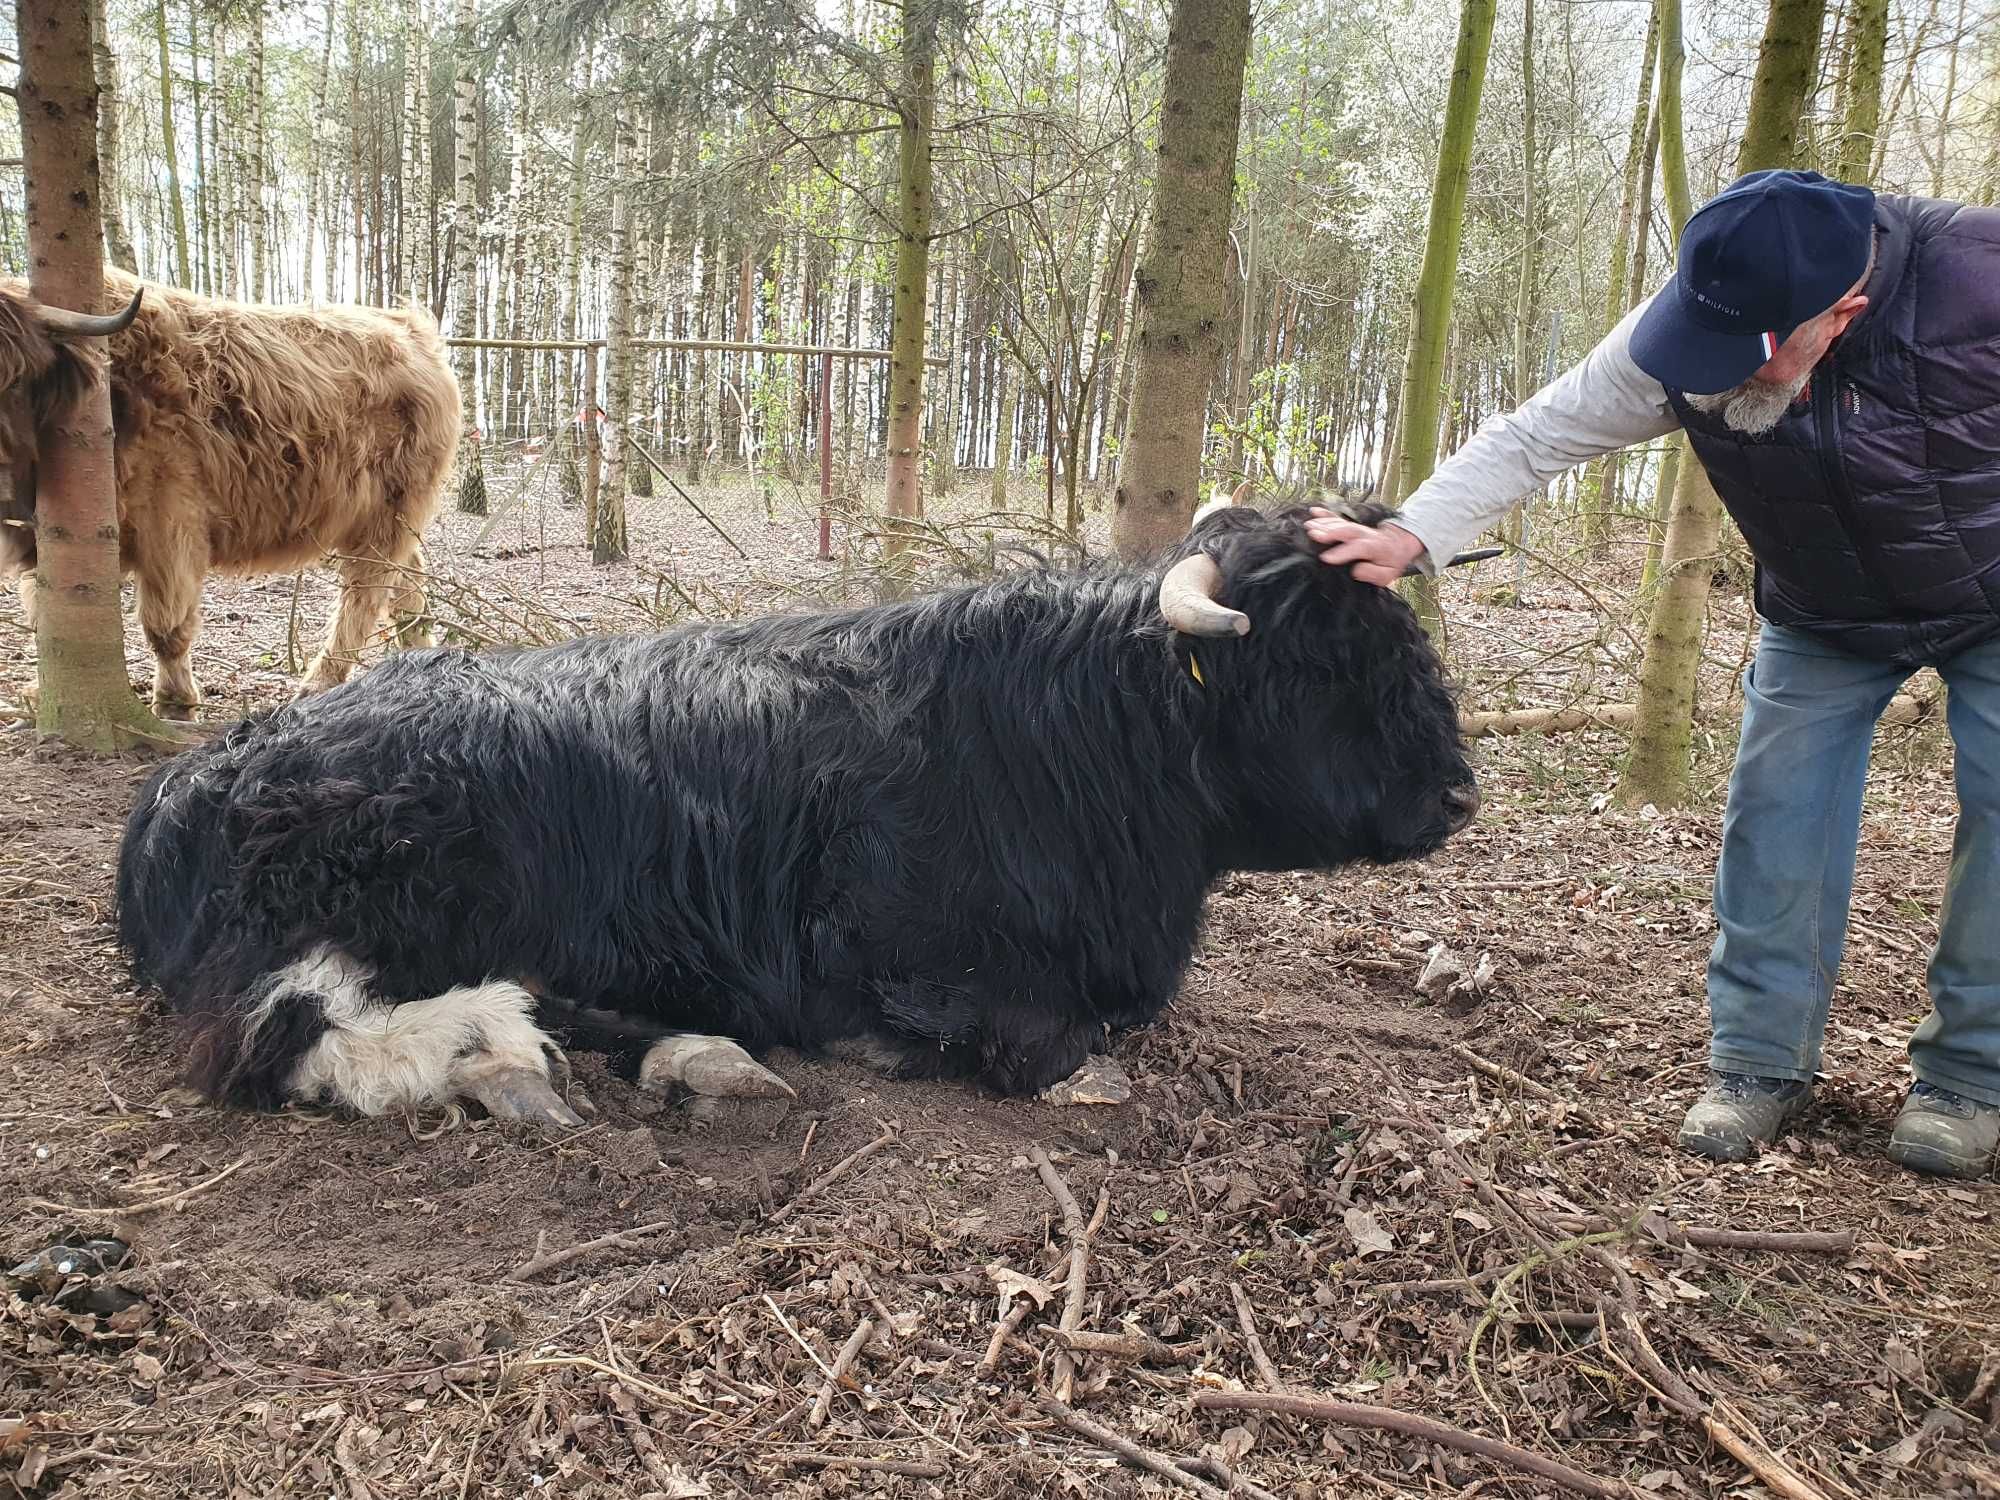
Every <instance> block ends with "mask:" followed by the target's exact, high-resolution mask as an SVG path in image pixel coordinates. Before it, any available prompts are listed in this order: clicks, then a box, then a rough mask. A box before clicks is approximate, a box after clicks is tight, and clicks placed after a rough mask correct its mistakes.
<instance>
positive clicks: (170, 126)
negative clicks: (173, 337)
mask: <svg viewBox="0 0 2000 1500" xmlns="http://www.w3.org/2000/svg"><path fill="white" fill-rule="evenodd" d="M153 27H154V32H155V34H156V36H157V37H158V40H159V43H160V154H161V156H162V157H163V158H164V159H165V161H166V167H167V199H168V206H169V208H170V209H171V210H172V212H173V224H174V281H175V283H176V284H177V285H179V286H184V287H192V286H193V285H194V268H193V266H192V265H190V264H189V261H188V227H187V205H186V204H185V203H184V202H183V201H182V200H181V168H180V144H179V142H178V140H177V139H176V138H175V134H174V54H173V48H172V47H170V46H169V45H168V44H167V0H159V4H158V5H156V6H155V7H154V9H153Z"/></svg>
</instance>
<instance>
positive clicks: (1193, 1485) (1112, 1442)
mask: <svg viewBox="0 0 2000 1500" xmlns="http://www.w3.org/2000/svg"><path fill="white" fill-rule="evenodd" d="M1197 1399H1198V1398H1197ZM1035 1405H1036V1406H1037V1407H1038V1408H1040V1409H1041V1410H1042V1411H1044V1412H1046V1413H1048V1415H1050V1416H1051V1417H1054V1418H1055V1419H1056V1420H1057V1421H1058V1422H1060V1423H1062V1424H1063V1426H1065V1427H1067V1428H1068V1429H1069V1430H1070V1431H1071V1432H1074V1433H1077V1434H1079V1435H1080V1436H1082V1437H1087V1438H1089V1439H1090V1440H1091V1441H1092V1442H1093V1443H1095V1444H1097V1446H1098V1447H1100V1448H1103V1449H1105V1450H1106V1451H1108V1452H1111V1453H1115V1454H1117V1455H1118V1456H1119V1457H1120V1458H1122V1459H1124V1460H1125V1462H1127V1463H1128V1464H1130V1465H1132V1467H1134V1468H1135V1469H1144V1470H1145V1471H1146V1472H1147V1473H1148V1474H1157V1475H1159V1477H1160V1478H1162V1479H1164V1480H1166V1481H1167V1482H1168V1483H1169V1484H1177V1485H1179V1486H1180V1487H1181V1488H1182V1489H1184V1490H1193V1491H1194V1492H1195V1493H1196V1494H1197V1495H1201V1496H1203V1497H1205V1500H1229V1492H1228V1491H1227V1490H1223V1489H1218V1488H1217V1487H1216V1486H1215V1485H1212V1484H1210V1483H1209V1482H1208V1481H1207V1480H1206V1479H1202V1478H1198V1477H1197V1476H1195V1475H1193V1474H1190V1473H1188V1472H1187V1471H1186V1470H1185V1469H1183V1468H1182V1467H1181V1466H1180V1465H1179V1464H1177V1463H1175V1462H1174V1461H1173V1460H1172V1459H1171V1458H1168V1457H1166V1456H1165V1455H1164V1454H1159V1453H1155V1452H1153V1450H1152V1449H1150V1448H1141V1447H1140V1446H1139V1445H1138V1444H1137V1443H1135V1442H1133V1441H1132V1440H1131V1439H1130V1438H1128V1437H1121V1436H1120V1435H1119V1434H1118V1433H1115V1432H1113V1431H1112V1430H1111V1429H1110V1428H1109V1427H1103V1426H1100V1425H1099V1424H1098V1423H1096V1422H1093V1421H1091V1420H1090V1418H1089V1417H1086V1416H1085V1415H1083V1413H1082V1412H1078V1411H1072V1410H1070V1408H1069V1407H1068V1406H1067V1405H1066V1404H1065V1403H1063V1402H1061V1401H1058V1400H1056V1399H1055V1398H1054V1397H1053V1396H1043V1397H1041V1398H1040V1399H1039V1400H1037V1401H1036V1402H1035Z"/></svg>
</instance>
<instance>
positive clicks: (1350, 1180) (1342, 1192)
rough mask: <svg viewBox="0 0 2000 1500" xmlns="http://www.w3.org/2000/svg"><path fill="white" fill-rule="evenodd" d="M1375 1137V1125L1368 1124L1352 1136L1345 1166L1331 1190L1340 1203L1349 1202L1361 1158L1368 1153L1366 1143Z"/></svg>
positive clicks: (1351, 1197) (1359, 1169) (1359, 1168)
mask: <svg viewBox="0 0 2000 1500" xmlns="http://www.w3.org/2000/svg"><path fill="white" fill-rule="evenodd" d="M1374 1139H1375V1127H1374V1126H1373V1125H1370V1126H1369V1127H1368V1128H1367V1129H1366V1130H1364V1131H1362V1132H1361V1134H1359V1135H1357V1136H1356V1137H1355V1138H1354V1149H1353V1150H1352V1151H1351V1152H1349V1153H1348V1157H1347V1166H1346V1167H1345V1168H1344V1169H1343V1170H1342V1172H1341V1174H1340V1182H1339V1184H1338V1185H1337V1186H1336V1187H1335V1188H1334V1190H1333V1196H1334V1197H1335V1198H1337V1199H1339V1200H1340V1201H1341V1202H1342V1203H1347V1202H1351V1201H1352V1200H1353V1197H1354V1179H1355V1177H1356V1176H1357V1175H1358V1174H1359V1173H1360V1171H1361V1158H1362V1157H1363V1156H1365V1155H1367V1153H1368V1143H1369V1142H1370V1141H1372V1140H1374Z"/></svg>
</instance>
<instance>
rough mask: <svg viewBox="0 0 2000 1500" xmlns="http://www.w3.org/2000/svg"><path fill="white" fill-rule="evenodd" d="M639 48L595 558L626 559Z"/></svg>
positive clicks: (617, 191) (622, 156)
mask: <svg viewBox="0 0 2000 1500" xmlns="http://www.w3.org/2000/svg"><path fill="white" fill-rule="evenodd" d="M636 50H637V49H636V48H635V47H634V46H633V44H632V39H631V38H629V37H628V38H626V40H625V42H624V43H623V45H622V46H621V49H620V57H619V72H620V75H621V76H620V77H619V79H618V85H617V87H618V100H617V113H616V117H615V120H614V123H613V125H612V139H611V243H610V247H609V250H608V252H607V253H608V255H609V257H610V272H611V285H610V289H609V291H610V296H609V299H608V300H607V301H606V303H605V308H604V361H605V364H604V438H605V449H604V489H603V492H602V493H601V494H600V495H599V496H598V500H597V516H596V525H595V526H594V527H593V528H592V531H591V538H590V560H591V561H592V562H594V563H613V562H623V561H624V560H625V558H626V556H627V555H628V551H629V549H628V547H627V545H626V533H625V467H626V458H627V445H628V444H629V443H630V442H631V439H632V183H631V178H632V159H633V155H634V151H635V144H634V141H635V132H634V128H633V123H632V112H633V109H634V107H635V106H634V101H633V97H632V90H633V89H634V88H635V87H636V78H635V73H636V70H637V62H638V60H637V58H636V56H635V55H634V54H635V53H636Z"/></svg>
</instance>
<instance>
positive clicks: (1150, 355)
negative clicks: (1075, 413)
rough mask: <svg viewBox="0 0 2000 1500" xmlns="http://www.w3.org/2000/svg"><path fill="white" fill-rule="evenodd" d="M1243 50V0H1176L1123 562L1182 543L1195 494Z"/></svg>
mask: <svg viewBox="0 0 2000 1500" xmlns="http://www.w3.org/2000/svg"><path fill="white" fill-rule="evenodd" d="M1249 50H1250V6H1249V0H1174V8H1173V15H1172V18H1171V20H1170V21H1169V22H1168V25H1167V68H1166V81H1165V84H1164V92H1163V94H1162V103H1161V110H1160V156H1159V168H1158V176H1157V177H1156V179H1155V181H1154V185H1153V206H1152V212H1151V214H1150V216H1149V220H1150V222H1149V225H1148V229H1147V234H1146V249H1145V253H1144V255H1143V257H1142V258H1141V260H1140V262H1139V271H1138V275H1137V276H1136V278H1135V284H1136V288H1137V297H1138V304H1139V312H1138V319H1137V326H1136V337H1135V339H1134V345H1135V349H1136V356H1137V358H1136V361H1135V363H1136V370H1135V373H1134V375H1133V388H1132V398H1131V409H1130V414H1129V419H1128V421H1127V423H1126V426H1125V441H1124V445H1123V447H1122V448H1121V449H1120V450H1119V455H1118V485H1117V489H1116V492H1115V498H1114V508H1113V511H1112V517H1111V545H1112V549H1113V550H1114V551H1115V552H1116V553H1117V555H1118V556H1119V557H1121V558H1125V559H1128V560H1136V559H1140V558H1144V557H1149V556H1152V555H1154V554H1156V553H1158V552H1161V551H1163V550H1164V549H1166V548H1167V547H1169V546H1171V545H1173V544H1174V543H1175V542H1177V541H1179V540H1180V538H1181V537H1182V535H1184V534H1185V533H1186V531H1187V528H1188V522H1189V521H1190V520H1191V519H1192V518H1193V515H1194V508H1195V505H1196V503H1197V500H1198V499H1199V496H1200V493H1201V446H1202V429H1203V426H1204V423H1203V414H1204V412H1205V410H1206V408H1207V404H1208V392H1209V387H1210V385H1211V384H1212V383H1213V382H1214V380H1215V374H1216V367H1217V364H1218V362H1219V361H1220V359H1221V357H1222V319H1223V311H1224V307H1225V298H1224V296H1223V280H1222V278H1223V275H1224V270H1225V259H1226V251H1227V248H1228V237H1229V218H1230V204H1231V201H1232V199H1233V198H1234V195H1235V186H1236V143H1237V135H1238V131H1239V129H1240V127H1241V124H1242V117H1243V69H1244V63H1245V61H1246V59H1247V57H1248V55H1249Z"/></svg>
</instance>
